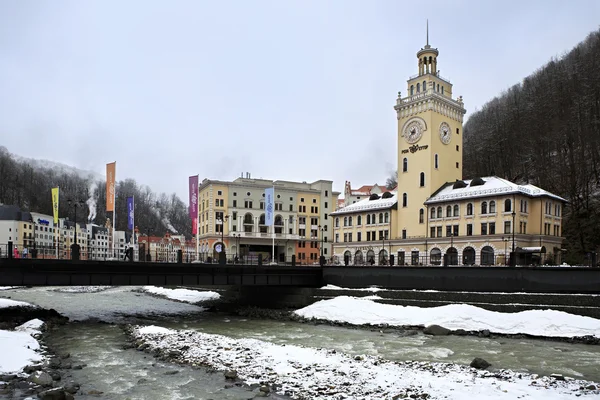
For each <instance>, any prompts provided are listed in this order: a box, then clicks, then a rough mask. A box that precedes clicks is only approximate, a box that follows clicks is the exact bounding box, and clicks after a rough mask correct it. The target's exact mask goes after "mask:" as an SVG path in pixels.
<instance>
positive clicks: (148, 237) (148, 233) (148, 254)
mask: <svg viewBox="0 0 600 400" xmlns="http://www.w3.org/2000/svg"><path fill="white" fill-rule="evenodd" d="M151 233H152V230H151V229H150V227H148V231H147V232H146V248H147V252H146V262H148V261H150V234H151Z"/></svg>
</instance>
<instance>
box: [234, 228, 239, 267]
mask: <svg viewBox="0 0 600 400" xmlns="http://www.w3.org/2000/svg"><path fill="white" fill-rule="evenodd" d="M233 239H234V240H235V260H236V262H237V260H238V247H240V234H239V233H234V234H233ZM240 253H241V252H240Z"/></svg>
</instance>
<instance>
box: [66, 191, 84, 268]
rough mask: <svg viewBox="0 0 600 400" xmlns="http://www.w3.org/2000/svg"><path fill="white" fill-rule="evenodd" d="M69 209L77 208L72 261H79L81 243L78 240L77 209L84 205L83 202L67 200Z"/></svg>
mask: <svg viewBox="0 0 600 400" xmlns="http://www.w3.org/2000/svg"><path fill="white" fill-rule="evenodd" d="M67 202H68V203H69V207H71V206H73V207H74V208H75V243H73V244H72V245H71V259H72V260H79V241H78V240H77V207H78V206H81V205H83V200H71V199H69V200H67Z"/></svg>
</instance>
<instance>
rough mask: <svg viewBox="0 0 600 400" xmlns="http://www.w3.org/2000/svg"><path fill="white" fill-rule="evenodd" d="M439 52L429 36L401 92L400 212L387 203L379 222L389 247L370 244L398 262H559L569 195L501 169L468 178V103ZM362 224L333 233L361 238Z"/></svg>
mask: <svg viewBox="0 0 600 400" xmlns="http://www.w3.org/2000/svg"><path fill="white" fill-rule="evenodd" d="M438 55H439V52H438V50H437V49H434V48H432V47H431V46H430V45H429V43H427V45H426V46H425V47H424V48H422V49H421V50H419V51H418V52H417V60H418V74H417V75H415V76H413V77H411V78H410V79H409V80H408V84H407V93H408V96H405V97H402V95H401V93H398V98H397V100H396V105H395V107H394V109H395V110H396V115H397V119H398V186H397V189H396V190H397V201H396V203H395V204H394V205H393V207H397V211H396V210H395V209H393V208H392V206H391V205H388V206H389V207H390V211H389V212H390V215H391V219H390V221H389V224H387V226H386V225H385V223H384V225H383V226H382V228H378V231H379V230H385V229H387V230H388V231H389V232H390V239H391V240H389V241H387V243H386V245H385V246H386V247H387V249H385V248H384V247H383V245H381V246H380V247H379V250H378V248H377V246H376V245H373V246H371V247H372V248H371V249H370V250H371V251H373V252H374V253H375V254H376V255H377V256H376V257H375V263H379V262H380V261H381V262H382V263H385V261H384V259H385V257H384V255H385V251H387V252H389V253H390V255H394V264H395V265H397V264H400V265H439V264H442V263H445V264H450V265H457V264H460V265H463V264H466V265H470V264H478V265H498V264H506V263H508V262H509V254H510V252H511V251H514V252H515V253H516V255H515V261H516V263H518V264H537V263H542V262H550V263H560V262H561V255H562V254H561V243H562V241H563V238H562V237H561V233H562V208H563V206H564V204H565V203H566V200H565V199H563V198H561V197H559V196H556V195H554V194H552V193H549V192H547V191H544V190H542V189H540V188H538V187H536V186H533V185H530V184H526V185H519V184H515V183H512V182H509V181H507V180H505V179H501V178H499V177H495V176H491V177H479V178H475V179H469V180H463V173H462V168H463V166H462V161H463V160H462V157H463V131H462V122H463V116H464V114H465V108H464V103H463V100H462V97H460V96H459V97H458V98H456V99H453V98H452V84H451V83H450V82H449V81H448V80H447V79H444V78H442V77H441V76H440V74H439V73H438V68H437V66H438ZM384 194H385V193H384ZM368 203H369V200H360V201H358V202H356V203H355V204H352V205H350V206H347V207H344V208H341V209H339V210H338V211H337V212H336V214H335V215H336V218H337V217H338V216H339V217H340V218H342V216H343V218H353V219H354V221H355V220H356V218H358V217H359V216H361V217H362V220H363V221H364V216H365V214H364V213H362V211H360V208H361V207H368ZM354 208H356V209H354ZM366 215H368V214H366ZM377 218H378V217H377ZM378 221H379V220H378ZM359 230H360V229H359V227H356V226H353V227H346V226H341V227H339V228H338V227H336V228H335V232H334V234H335V235H337V236H336V237H339V238H343V237H348V235H350V234H351V235H352V236H351V237H352V239H354V238H356V235H357V234H358V233H359ZM363 234H364V233H363ZM376 237H377V238H379V236H376ZM363 238H364V236H363ZM363 240H364V239H363ZM356 246H357V245H356V243H355V242H354V240H349V241H345V240H340V241H339V242H336V243H335V247H334V253H335V255H336V256H338V257H340V256H341V255H352V257H355V256H356V255H357V248H356ZM359 247H360V246H359ZM367 251H368V250H367ZM378 251H379V252H378ZM379 253H381V254H382V256H381V257H380V256H378V254H379ZM359 261H360V260H359ZM350 263H354V260H353V259H351V260H350Z"/></svg>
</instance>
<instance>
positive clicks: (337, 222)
mask: <svg viewBox="0 0 600 400" xmlns="http://www.w3.org/2000/svg"><path fill="white" fill-rule="evenodd" d="M335 227H336V228H339V227H340V217H336V218H335Z"/></svg>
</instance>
